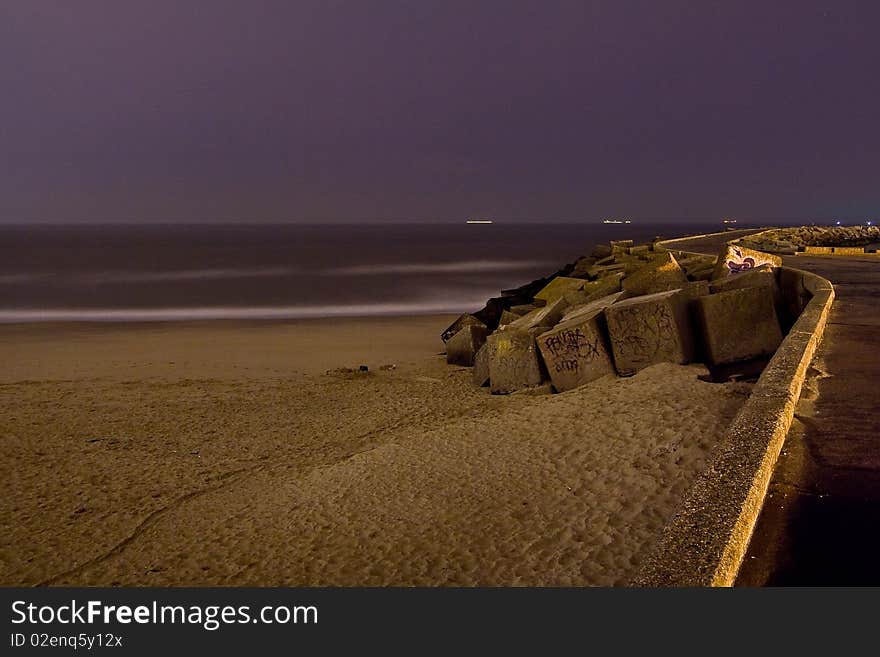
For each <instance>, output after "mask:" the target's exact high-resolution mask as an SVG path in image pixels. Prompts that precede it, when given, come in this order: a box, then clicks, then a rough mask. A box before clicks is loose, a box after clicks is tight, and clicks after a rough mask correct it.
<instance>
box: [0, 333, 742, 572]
mask: <svg viewBox="0 0 880 657" xmlns="http://www.w3.org/2000/svg"><path fill="white" fill-rule="evenodd" d="M450 320H451V318H450V317H445V316H433V317H414V318H391V319H388V318H385V319H346V320H311V321H299V322H284V323H281V322H276V323H272V322H262V323H258V322H254V323H248V324H244V323H231V322H210V323H192V324H153V325H150V324H142V325H114V324H107V325H30V326H25V325H20V326H3V327H0V362H2V363H3V367H2V369H0V418H2V425H0V432H2V433H0V481H2V491H0V528H2V537H0V583H2V584H5V585H33V584H77V585H135V584H139V585H258V586H262V585H266V586H268V585H292V586H304V585H345V586H348V585H500V586H505V585H588V584H602V585H605V584H620V583H624V582H625V581H626V580H627V578H628V577H629V576H630V575H631V574H632V573H633V572H634V571H635V570H636V569H637V568H638V565H639V563H640V559H641V557H642V555H644V554H645V553H646V552H647V551H648V550H649V549H650V547H651V546H652V545H653V541H654V540H655V538H656V537H657V534H658V532H659V530H660V528H661V527H662V526H663V524H664V523H665V522H666V520H667V519H668V518H669V517H670V516H671V514H672V513H674V511H675V509H676V507H677V504H678V503H679V501H680V499H681V497H682V495H683V493H684V491H685V490H686V489H687V488H688V486H689V485H690V483H691V482H692V481H693V479H694V477H695V475H696V474H697V473H698V472H699V471H700V470H701V469H702V468H704V467H705V464H706V462H707V460H708V456H709V452H710V450H711V448H712V446H713V445H714V443H715V441H716V440H717V438H718V437H720V436H721V434H722V433H723V430H724V428H725V427H726V426H727V424H729V422H730V421H731V420H732V418H733V416H734V415H735V413H736V412H737V411H738V410H739V408H740V406H741V405H742V403H743V402H744V401H745V399H746V396H747V394H748V390H749V387H748V385H746V384H723V385H718V384H710V383H705V382H702V381H699V380H698V379H697V376H698V375H699V374H701V373H703V372H704V371H705V370H704V368H703V367H702V366H701V365H692V366H687V367H679V366H674V365H657V366H654V367H651V368H649V369H647V370H644V371H642V372H641V373H639V374H638V375H636V376H634V377H632V378H628V379H620V378H616V377H610V376H609V377H605V378H603V379H600V380H598V381H595V382H593V383H591V384H589V385H587V386H584V387H582V388H579V389H577V390H574V391H570V392H567V393H564V394H561V395H552V396H549V395H548V396H533V395H527V394H515V395H511V396H506V397H504V396H492V395H489V394H488V392H487V390H486V389H477V388H474V387H473V386H472V385H471V382H470V370H469V369H466V368H460V367H452V366H447V365H446V364H445V361H444V359H443V357H442V356H439V355H438V352H439V351H440V350H441V344H440V342H439V338H438V337H437V336H438V334H439V332H440V330H441V329H442V328H444V327H445V326H446V325H447V324H448V323H449V321H450ZM360 364H366V365H368V366H369V367H370V372H369V373H368V374H360V373H356V372H350V371H346V370H344V369H339V368H357V366H358V365H360ZM391 365H394V367H393V368H390V367H387V366H391ZM383 366H386V367H383Z"/></svg>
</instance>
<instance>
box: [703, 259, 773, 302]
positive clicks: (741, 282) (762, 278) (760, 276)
mask: <svg viewBox="0 0 880 657" xmlns="http://www.w3.org/2000/svg"><path fill="white" fill-rule="evenodd" d="M760 286H766V287H769V288H770V290H771V291H772V292H773V295H774V297H775V296H777V290H776V288H777V286H776V272H775V271H774V270H773V267H772V266H770V265H761V266H760V267H756V268H755V269H749V270H747V271H744V272H741V273H739V274H735V275H733V276H725V277H724V278H719V279H717V280H714V281H712V282H711V288H712V292H727V291H729V290H739V289H741V288H744V287H760Z"/></svg>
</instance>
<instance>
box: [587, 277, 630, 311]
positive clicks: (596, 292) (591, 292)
mask: <svg viewBox="0 0 880 657" xmlns="http://www.w3.org/2000/svg"><path fill="white" fill-rule="evenodd" d="M624 276H625V274H624V272H622V271H619V272H615V273H613V274H610V275H608V276H603V277H602V278H599V279H597V280H595V281H590V282H589V283H586V284H584V289H583V292H584V294H585V295H587V297H586V298H584V300H583V303H587V302H589V301H592V300H593V299H600V298H602V297H604V296H608V295H609V294H613V293H615V292H619V291H620V282H621V281H622V280H623V277H624ZM589 297H592V298H593V299H590V298H589Z"/></svg>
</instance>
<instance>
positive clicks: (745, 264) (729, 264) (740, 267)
mask: <svg viewBox="0 0 880 657" xmlns="http://www.w3.org/2000/svg"><path fill="white" fill-rule="evenodd" d="M781 264H782V258H780V257H779V256H776V255H771V254H769V253H764V252H763V251H755V250H754V249H749V248H746V247H744V246H739V245H737V244H727V245H725V246H724V247H723V248H722V249H721V252H720V253H719V254H718V262H716V263H715V271H714V272H713V274H712V278H713V279H718V278H724V277H725V276H730V275H732V274H738V273H742V272H744V271H746V270H747V269H755V268H756V267H760V266H761V265H772V266H773V267H779V266H780V265H781Z"/></svg>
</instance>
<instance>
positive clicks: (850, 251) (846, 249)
mask: <svg viewBox="0 0 880 657" xmlns="http://www.w3.org/2000/svg"><path fill="white" fill-rule="evenodd" d="M834 255H865V247H863V246H835V247H834Z"/></svg>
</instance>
